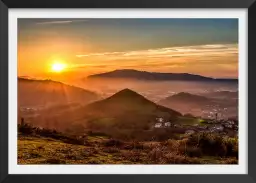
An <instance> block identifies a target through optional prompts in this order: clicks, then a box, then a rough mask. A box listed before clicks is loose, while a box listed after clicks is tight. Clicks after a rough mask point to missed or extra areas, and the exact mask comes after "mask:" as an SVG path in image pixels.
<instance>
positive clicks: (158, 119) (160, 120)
mask: <svg viewBox="0 0 256 183" xmlns="http://www.w3.org/2000/svg"><path fill="white" fill-rule="evenodd" d="M156 120H157V121H158V122H160V123H162V122H163V121H164V119H163V118H156Z"/></svg>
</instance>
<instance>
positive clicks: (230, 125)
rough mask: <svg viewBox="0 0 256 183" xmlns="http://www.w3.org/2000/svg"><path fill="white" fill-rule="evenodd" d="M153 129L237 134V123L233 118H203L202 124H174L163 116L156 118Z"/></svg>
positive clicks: (185, 132) (188, 132)
mask: <svg viewBox="0 0 256 183" xmlns="http://www.w3.org/2000/svg"><path fill="white" fill-rule="evenodd" d="M154 128H155V129H159V128H172V130H174V131H175V129H176V130H177V132H178V133H184V134H186V135H191V134H193V133H196V132H206V133H219V134H221V135H227V134H232V135H237V133H238V124H237V122H235V121H233V120H224V119H221V120H205V121H204V124H203V125H200V124H194V125H187V124H175V122H170V121H166V120H164V119H163V118H156V123H155V124H154Z"/></svg>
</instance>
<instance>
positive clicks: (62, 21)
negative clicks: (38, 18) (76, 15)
mask: <svg viewBox="0 0 256 183" xmlns="http://www.w3.org/2000/svg"><path fill="white" fill-rule="evenodd" d="M86 21H87V20H60V21H47V22H37V23H36V24H37V25H48V24H69V23H75V22H86Z"/></svg>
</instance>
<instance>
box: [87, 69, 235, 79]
mask: <svg viewBox="0 0 256 183" xmlns="http://www.w3.org/2000/svg"><path fill="white" fill-rule="evenodd" d="M97 78H98V79H101V78H102V79H103V78H105V79H138V80H154V81H168V80H174V81H175V80H176V81H219V82H237V81H238V79H227V78H226V79H225V78H211V77H205V76H201V75H196V74H189V73H160V72H147V71H139V70H135V69H118V70H114V71H110V72H105V73H100V74H94V75H90V76H88V77H87V79H97Z"/></svg>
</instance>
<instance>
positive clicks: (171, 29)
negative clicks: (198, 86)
mask: <svg viewBox="0 0 256 183" xmlns="http://www.w3.org/2000/svg"><path fill="white" fill-rule="evenodd" d="M54 63H64V64H65V66H66V67H65V69H64V70H63V71H62V72H58V73H55V72H54V71H53V70H52V65H53V64H54ZM116 69H136V70H143V71H150V72H168V73H191V74H199V75H203V76H209V77H214V78H237V77H238V19H169V18H168V19H19V20H18V75H19V76H31V77H37V76H40V77H50V76H53V75H54V74H55V75H57V74H58V75H65V76H68V77H77V78H81V77H86V76H88V75H91V74H96V73H102V72H108V71H112V70H116Z"/></svg>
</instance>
